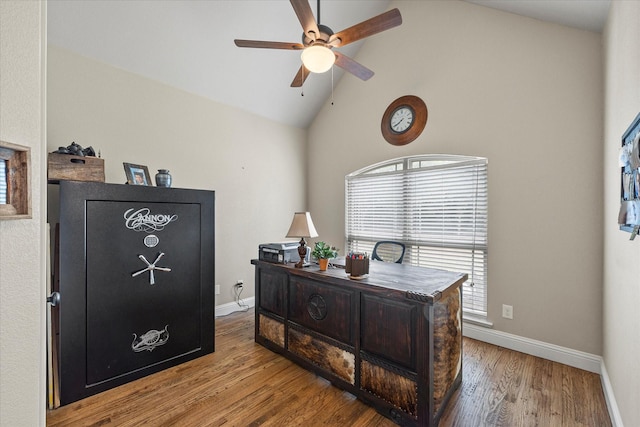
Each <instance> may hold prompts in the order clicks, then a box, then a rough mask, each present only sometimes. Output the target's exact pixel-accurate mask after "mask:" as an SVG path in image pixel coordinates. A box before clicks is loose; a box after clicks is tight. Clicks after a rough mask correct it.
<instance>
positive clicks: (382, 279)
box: [251, 259, 468, 302]
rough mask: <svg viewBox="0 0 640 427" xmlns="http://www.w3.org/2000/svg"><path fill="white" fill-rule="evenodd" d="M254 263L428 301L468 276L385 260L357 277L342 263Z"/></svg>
mask: <svg viewBox="0 0 640 427" xmlns="http://www.w3.org/2000/svg"><path fill="white" fill-rule="evenodd" d="M251 263H252V264H255V265H260V266H273V267H274V268H280V269H284V270H286V271H287V272H288V273H289V274H292V275H295V276H301V277H306V278H309V279H314V280H320V281H324V282H330V283H333V284H338V285H339V284H343V285H345V284H348V285H350V286H352V287H356V288H360V289H367V288H368V289H370V290H375V291H382V292H392V293H402V294H404V297H406V298H409V299H415V300H418V301H426V302H434V301H437V300H439V299H440V297H441V296H442V294H445V293H447V291H449V290H450V289H454V288H456V287H458V286H461V285H462V283H463V282H464V281H465V280H467V277H468V276H467V274H464V273H456V272H451V271H446V270H436V269H433V268H426V267H416V266H412V265H408V264H395V263H388V262H382V261H371V262H370V264H369V274H367V275H365V276H362V277H361V278H358V279H353V278H350V276H349V274H347V273H346V272H345V270H344V268H340V267H330V268H329V269H327V270H326V271H320V268H319V267H318V266H317V265H315V264H312V265H311V266H309V267H303V268H295V267H294V264H293V263H291V264H274V263H269V262H265V261H259V260H255V259H254V260H252V261H251ZM374 288H375V289H374Z"/></svg>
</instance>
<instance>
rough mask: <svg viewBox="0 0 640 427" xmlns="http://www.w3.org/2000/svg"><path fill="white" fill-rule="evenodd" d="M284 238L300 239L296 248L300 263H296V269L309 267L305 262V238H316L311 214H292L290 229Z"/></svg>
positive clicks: (316, 233) (316, 234)
mask: <svg viewBox="0 0 640 427" xmlns="http://www.w3.org/2000/svg"><path fill="white" fill-rule="evenodd" d="M286 237H300V246H299V247H298V255H300V261H298V262H297V263H296V268H302V267H306V266H308V265H309V263H308V262H306V260H307V250H308V249H307V242H305V240H304V238H305V237H318V232H317V231H316V227H315V226H314V225H313V221H312V220H311V214H310V213H309V212H296V213H295V214H293V221H291V227H289V232H288V233H287V236H286Z"/></svg>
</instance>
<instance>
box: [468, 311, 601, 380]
mask: <svg viewBox="0 0 640 427" xmlns="http://www.w3.org/2000/svg"><path fill="white" fill-rule="evenodd" d="M462 332H463V335H464V336H466V337H469V338H473V339H476V340H479V341H484V342H487V343H489V344H494V345H497V346H500V347H504V348H508V349H510V350H515V351H519V352H521V353H526V354H530V355H532V356H537V357H542V358H543V359H547V360H551V361H553V362H558V363H562V364H564V365H569V366H573V367H574V368H579V369H583V370H585V371H589V372H594V373H596V374H600V373H601V372H600V371H601V366H602V357H600V356H596V355H594V354H590V353H585V352H582V351H578V350H572V349H570V348H566V347H561V346H559V345H554V344H549V343H546V342H543V341H537V340H533V339H530V338H524V337H521V336H518V335H513V334H509V333H507V332H501V331H496V330H495V329H489V328H484V327H482V326H476V325H472V324H469V323H465V324H464V326H463V328H462Z"/></svg>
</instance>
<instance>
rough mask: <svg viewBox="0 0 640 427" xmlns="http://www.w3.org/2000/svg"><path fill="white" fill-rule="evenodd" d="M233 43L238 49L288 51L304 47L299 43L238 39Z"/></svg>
mask: <svg viewBox="0 0 640 427" xmlns="http://www.w3.org/2000/svg"><path fill="white" fill-rule="evenodd" d="M233 42H234V43H235V44H236V46H238V47H256V48H264V49H288V50H300V49H304V45H303V44H300V43H287V42H268V41H262V40H240V39H235V40H234V41H233Z"/></svg>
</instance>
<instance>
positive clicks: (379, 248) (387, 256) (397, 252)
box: [371, 240, 405, 264]
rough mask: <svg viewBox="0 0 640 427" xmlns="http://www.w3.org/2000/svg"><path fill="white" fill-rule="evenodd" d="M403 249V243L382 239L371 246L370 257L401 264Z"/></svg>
mask: <svg viewBox="0 0 640 427" xmlns="http://www.w3.org/2000/svg"><path fill="white" fill-rule="evenodd" d="M404 250H405V246H404V243H400V242H393V241H391V240H383V241H380V242H377V243H376V245H375V246H374V247H373V253H372V254H371V259H375V260H378V261H385V262H395V263H397V264H402V259H403V258H404Z"/></svg>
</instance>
